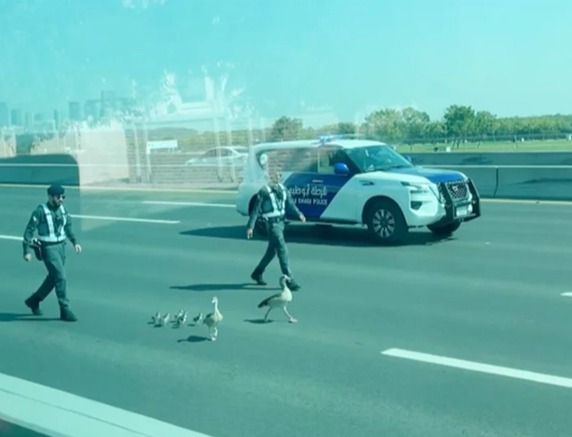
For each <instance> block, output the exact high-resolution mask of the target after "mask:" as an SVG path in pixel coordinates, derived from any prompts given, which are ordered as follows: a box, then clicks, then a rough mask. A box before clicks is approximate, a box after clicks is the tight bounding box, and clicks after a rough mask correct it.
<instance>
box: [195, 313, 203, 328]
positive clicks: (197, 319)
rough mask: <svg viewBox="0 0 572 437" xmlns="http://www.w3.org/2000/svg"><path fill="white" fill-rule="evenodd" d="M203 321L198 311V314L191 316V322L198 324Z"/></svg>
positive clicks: (201, 314)
mask: <svg viewBox="0 0 572 437" xmlns="http://www.w3.org/2000/svg"><path fill="white" fill-rule="evenodd" d="M202 321H203V313H199V315H198V316H196V317H193V322H194V324H195V325H198V324H199V323H201V322H202Z"/></svg>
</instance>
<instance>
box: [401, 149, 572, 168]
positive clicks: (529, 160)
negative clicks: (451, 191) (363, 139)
mask: <svg viewBox="0 0 572 437" xmlns="http://www.w3.org/2000/svg"><path fill="white" fill-rule="evenodd" d="M403 155H404V156H409V157H411V160H412V162H413V164H415V165H425V166H439V165H462V166H467V165H469V166H483V165H492V166H504V165H531V166H536V165H572V152H518V153H516V152H515V153H512V152H487V153H466V152H451V153H446V152H435V153H411V154H408V153H403Z"/></svg>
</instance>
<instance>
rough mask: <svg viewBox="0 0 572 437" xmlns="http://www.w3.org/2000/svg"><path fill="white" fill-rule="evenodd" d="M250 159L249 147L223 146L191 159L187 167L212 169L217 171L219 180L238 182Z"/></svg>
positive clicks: (186, 163)
mask: <svg viewBox="0 0 572 437" xmlns="http://www.w3.org/2000/svg"><path fill="white" fill-rule="evenodd" d="M247 157H248V147H244V146H222V147H215V148H213V149H209V150H207V151H205V152H203V153H202V154H200V155H199V156H197V157H195V158H191V159H189V160H188V161H187V162H185V165H186V166H187V167H188V168H189V167H190V168H193V167H195V168H197V170H198V169H210V170H211V171H215V172H216V173H217V176H218V180H219V181H220V182H223V181H224V180H225V179H227V178H228V179H229V180H230V181H231V182H236V180H237V179H238V178H239V174H240V173H241V172H242V171H243V169H244V164H245V163H246V159H247Z"/></svg>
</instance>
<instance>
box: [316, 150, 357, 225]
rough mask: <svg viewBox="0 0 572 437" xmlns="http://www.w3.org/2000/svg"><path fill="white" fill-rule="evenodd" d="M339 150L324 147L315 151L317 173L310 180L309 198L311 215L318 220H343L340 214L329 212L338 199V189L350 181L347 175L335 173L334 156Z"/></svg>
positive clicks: (343, 217) (342, 215) (342, 214)
mask: <svg viewBox="0 0 572 437" xmlns="http://www.w3.org/2000/svg"><path fill="white" fill-rule="evenodd" d="M340 150H341V148H340V147H338V146H332V145H324V146H321V147H319V148H318V149H317V156H316V158H317V171H316V173H315V175H314V177H313V180H312V188H311V192H310V198H311V200H312V206H311V208H312V214H313V215H314V216H316V217H317V218H320V219H334V220H342V221H343V220H345V219H346V217H345V216H344V213H343V211H342V212H336V211H332V210H331V208H330V207H331V205H332V202H334V200H336V199H337V198H338V194H339V192H340V189H341V188H342V187H343V186H344V185H346V183H347V182H348V181H349V180H350V179H351V176H350V175H349V174H339V173H337V172H336V169H335V164H336V156H338V155H339V153H338V152H339V151H340Z"/></svg>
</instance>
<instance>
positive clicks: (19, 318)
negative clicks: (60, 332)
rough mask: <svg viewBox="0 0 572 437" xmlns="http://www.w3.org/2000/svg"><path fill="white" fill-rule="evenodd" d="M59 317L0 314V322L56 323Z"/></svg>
mask: <svg viewBox="0 0 572 437" xmlns="http://www.w3.org/2000/svg"><path fill="white" fill-rule="evenodd" d="M54 321H60V318H59V317H43V316H34V315H33V314H30V313H0V322H54Z"/></svg>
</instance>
